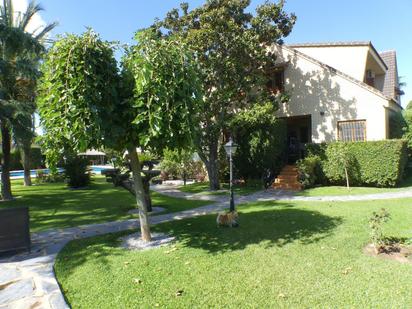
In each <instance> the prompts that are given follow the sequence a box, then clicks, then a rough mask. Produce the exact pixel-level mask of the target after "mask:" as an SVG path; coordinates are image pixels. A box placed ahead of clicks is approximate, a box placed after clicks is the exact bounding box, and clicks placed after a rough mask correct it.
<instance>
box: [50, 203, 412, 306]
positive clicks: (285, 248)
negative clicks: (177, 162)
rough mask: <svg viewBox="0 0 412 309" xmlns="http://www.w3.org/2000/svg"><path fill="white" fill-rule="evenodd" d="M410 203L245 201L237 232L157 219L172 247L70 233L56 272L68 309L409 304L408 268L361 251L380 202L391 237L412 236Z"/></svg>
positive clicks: (208, 221)
mask: <svg viewBox="0 0 412 309" xmlns="http://www.w3.org/2000/svg"><path fill="white" fill-rule="evenodd" d="M411 205H412V199H402V200H390V201H389V200H386V201H373V202H370V201H368V202H340V203H329V202H323V203H320V202H316V203H312V202H260V203H254V204H248V205H243V206H241V207H239V210H240V213H241V214H240V227H239V228H237V229H230V228H216V224H215V218H216V217H215V215H208V216H203V217H199V218H193V219H188V220H182V221H175V222H169V223H165V224H162V225H158V226H155V227H154V229H155V230H156V231H161V232H165V233H169V234H172V235H174V236H176V237H177V241H176V243H175V244H174V247H172V248H174V249H172V248H171V247H163V248H158V249H153V250H148V251H143V252H135V251H127V250H124V249H120V248H119V247H118V237H119V236H120V235H124V234H126V233H120V234H109V235H105V236H101V237H94V238H89V239H84V240H75V241H73V242H71V243H69V244H68V245H67V246H66V247H65V248H64V249H63V251H61V252H60V253H59V255H58V257H57V261H56V265H55V272H56V275H57V278H58V280H59V282H60V284H61V286H62V290H63V291H64V293H65V296H66V298H67V300H68V302H69V303H70V305H71V306H72V307H73V308H153V307H156V306H159V307H162V308H193V307H197V308H205V307H211V308H406V307H409V306H410V304H411V302H412V294H411V293H410V291H411V289H412V281H411V280H410V278H412V265H410V264H409V265H408V264H400V263H398V262H395V261H388V260H381V259H377V258H374V257H370V256H367V255H365V254H363V253H362V248H363V247H364V246H365V244H366V243H368V241H369V230H368V218H369V217H370V216H371V214H372V212H373V211H376V210H378V209H380V208H381V207H385V208H386V209H388V211H389V212H390V214H391V216H392V220H391V221H390V222H389V223H387V224H386V225H385V233H386V234H387V235H391V236H398V237H412V229H411V226H412V206H411ZM90 274H93V276H90ZM136 279H138V280H136ZM139 280H140V283H138V282H139ZM178 290H182V291H183V294H182V296H176V292H177V291H178Z"/></svg>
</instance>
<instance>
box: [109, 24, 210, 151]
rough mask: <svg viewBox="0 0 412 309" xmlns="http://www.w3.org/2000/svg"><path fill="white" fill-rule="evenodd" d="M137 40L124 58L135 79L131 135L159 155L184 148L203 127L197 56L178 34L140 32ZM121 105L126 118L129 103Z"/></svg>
mask: <svg viewBox="0 0 412 309" xmlns="http://www.w3.org/2000/svg"><path fill="white" fill-rule="evenodd" d="M135 39H136V41H137V44H136V45H135V46H133V47H132V48H131V49H130V50H129V51H128V53H127V55H126V56H125V58H124V59H123V66H124V70H125V71H124V74H125V75H126V76H129V78H130V77H133V80H134V88H133V91H134V97H133V99H129V102H128V104H130V106H129V108H128V109H127V111H128V113H129V115H130V114H131V115H132V116H133V119H131V122H129V123H128V127H127V128H126V130H127V131H128V132H129V133H130V134H129V135H128V136H129V138H130V139H132V138H133V139H132V140H133V141H138V145H140V146H143V147H145V148H148V149H150V150H151V151H153V152H154V153H157V154H161V153H162V152H163V149H164V148H167V147H168V148H170V149H175V148H185V147H187V146H188V145H191V144H192V141H193V135H194V133H195V132H196V128H198V127H199V121H198V119H197V117H198V115H199V111H200V108H201V100H200V99H201V96H202V95H201V92H200V86H199V85H200V81H199V78H198V76H199V70H198V67H197V64H196V63H195V61H194V55H193V54H192V53H191V52H189V51H188V48H187V46H186V45H185V44H184V43H183V42H181V41H179V40H178V39H176V38H174V37H169V38H159V37H158V35H157V34H156V33H155V32H154V31H152V30H146V31H141V32H138V33H137V34H136V37H135ZM118 107H119V108H118V109H116V110H115V115H117V114H119V113H120V114H121V117H120V119H124V118H125V116H124V114H123V113H124V107H123V106H121V105H119V106H118Z"/></svg>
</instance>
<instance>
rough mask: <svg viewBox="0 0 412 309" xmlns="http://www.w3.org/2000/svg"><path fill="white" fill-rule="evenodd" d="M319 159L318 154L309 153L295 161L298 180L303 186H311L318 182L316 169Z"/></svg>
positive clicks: (319, 162) (318, 165)
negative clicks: (309, 154)
mask: <svg viewBox="0 0 412 309" xmlns="http://www.w3.org/2000/svg"><path fill="white" fill-rule="evenodd" d="M320 164H321V159H320V157H319V156H316V155H311V156H308V157H305V158H304V159H301V160H299V161H297V162H296V165H297V168H298V171H299V182H300V183H301V184H302V186H303V188H311V187H313V186H314V185H315V184H316V183H319V181H320V179H319V176H318V171H317V170H318V169H319V168H320Z"/></svg>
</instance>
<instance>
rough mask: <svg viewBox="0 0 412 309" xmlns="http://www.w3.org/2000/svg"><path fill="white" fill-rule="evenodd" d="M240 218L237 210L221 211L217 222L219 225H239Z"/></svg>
mask: <svg viewBox="0 0 412 309" xmlns="http://www.w3.org/2000/svg"><path fill="white" fill-rule="evenodd" d="M238 218H239V215H238V213H237V211H236V210H235V211H230V212H221V213H219V214H218V215H217V219H216V223H217V226H228V227H238V226H239V223H238V222H237V219H238Z"/></svg>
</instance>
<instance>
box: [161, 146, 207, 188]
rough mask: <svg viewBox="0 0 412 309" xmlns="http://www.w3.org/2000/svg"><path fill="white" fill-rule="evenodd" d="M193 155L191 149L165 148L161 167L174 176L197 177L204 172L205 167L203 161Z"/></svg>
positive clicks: (182, 177) (170, 175)
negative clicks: (195, 158)
mask: <svg viewBox="0 0 412 309" xmlns="http://www.w3.org/2000/svg"><path fill="white" fill-rule="evenodd" d="M193 156H194V153H193V151H191V150H170V149H165V150H164V152H163V159H162V161H161V163H160V169H161V171H162V172H164V173H166V174H167V175H168V176H169V177H172V178H174V177H178V178H181V179H183V180H186V179H188V178H191V179H197V177H198V176H199V175H201V174H204V168H203V164H202V162H201V161H196V160H194V158H193Z"/></svg>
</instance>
